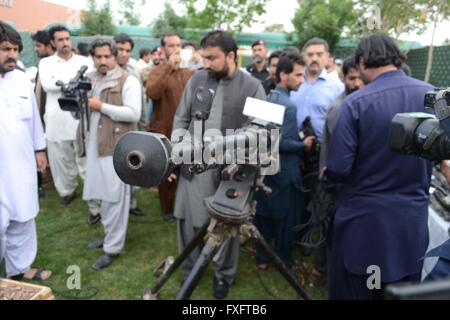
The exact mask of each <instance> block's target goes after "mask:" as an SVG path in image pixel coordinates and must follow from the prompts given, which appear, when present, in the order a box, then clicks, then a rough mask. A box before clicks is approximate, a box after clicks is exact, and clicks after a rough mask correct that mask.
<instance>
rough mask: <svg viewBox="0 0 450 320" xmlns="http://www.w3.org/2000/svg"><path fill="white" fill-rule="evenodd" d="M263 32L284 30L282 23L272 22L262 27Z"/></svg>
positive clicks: (282, 31)
mask: <svg viewBox="0 0 450 320" xmlns="http://www.w3.org/2000/svg"><path fill="white" fill-rule="evenodd" d="M264 32H281V33H284V32H286V31H285V30H284V25H283V24H282V23H274V24H271V25H268V26H266V27H265V28H264Z"/></svg>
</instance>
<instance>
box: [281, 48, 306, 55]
mask: <svg viewBox="0 0 450 320" xmlns="http://www.w3.org/2000/svg"><path fill="white" fill-rule="evenodd" d="M281 52H287V53H291V52H292V53H295V54H298V55H301V54H302V53H301V52H300V50H299V49H298V48H296V47H287V48H284V49H283V50H281Z"/></svg>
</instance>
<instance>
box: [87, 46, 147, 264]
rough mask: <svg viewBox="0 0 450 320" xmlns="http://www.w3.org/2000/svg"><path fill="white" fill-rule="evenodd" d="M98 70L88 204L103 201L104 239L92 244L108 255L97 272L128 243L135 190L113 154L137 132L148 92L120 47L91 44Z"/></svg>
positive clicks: (90, 141)
mask: <svg viewBox="0 0 450 320" xmlns="http://www.w3.org/2000/svg"><path fill="white" fill-rule="evenodd" d="M91 55H92V57H93V59H94V63H95V67H96V69H97V71H96V72H95V73H94V74H92V75H89V78H90V79H91V80H92V84H93V87H92V96H93V97H92V98H90V99H89V108H90V110H91V116H90V132H88V133H87V137H86V179H85V183H84V189H83V199H84V200H96V199H99V200H101V211H100V215H101V221H102V224H103V226H104V230H105V237H104V239H103V241H95V242H93V243H91V244H89V247H90V248H101V247H103V251H104V254H103V255H102V256H101V257H100V258H99V259H98V260H97V261H96V262H95V263H94V265H93V268H94V269H96V270H99V269H103V268H106V267H108V266H109V265H110V264H111V263H112V261H113V260H114V258H115V257H117V255H118V254H119V253H120V252H121V251H122V249H123V247H124V245H125V237H126V232H127V227H128V215H129V210H130V186H129V185H126V184H125V183H124V182H122V181H121V180H120V179H119V177H118V176H117V174H116V172H115V170H114V166H113V159H112V154H113V151H114V146H115V143H116V142H117V140H118V139H119V138H120V136H122V135H123V134H124V133H126V132H127V131H131V130H137V122H138V121H139V118H140V116H141V108H142V91H141V90H142V89H141V85H140V83H139V80H138V79H136V78H135V77H133V76H130V75H129V74H128V73H126V71H124V70H122V69H121V68H120V67H119V65H118V64H117V61H116V56H117V48H116V46H115V44H114V43H113V42H112V41H110V40H108V39H103V38H99V39H97V40H95V41H94V42H93V43H92V44H91Z"/></svg>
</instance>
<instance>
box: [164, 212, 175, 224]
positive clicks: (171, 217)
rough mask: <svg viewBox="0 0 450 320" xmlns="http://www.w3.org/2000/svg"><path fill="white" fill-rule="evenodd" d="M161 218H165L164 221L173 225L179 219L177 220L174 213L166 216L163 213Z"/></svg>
mask: <svg viewBox="0 0 450 320" xmlns="http://www.w3.org/2000/svg"><path fill="white" fill-rule="evenodd" d="M161 217H162V218H163V220H164V221H165V222H168V223H173V222H175V221H177V219H176V218H175V216H174V215H173V213H166V214H164V213H163V214H161Z"/></svg>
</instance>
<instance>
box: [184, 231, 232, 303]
mask: <svg viewBox="0 0 450 320" xmlns="http://www.w3.org/2000/svg"><path fill="white" fill-rule="evenodd" d="M223 243H224V242H223V238H222V239H221V242H220V243H218V242H217V240H214V239H212V238H211V237H210V238H208V241H207V242H206V244H205V246H204V247H203V249H202V252H201V253H200V256H199V257H198V259H197V261H196V262H195V264H194V267H193V268H192V270H191V272H190V273H189V275H188V277H187V279H186V281H185V282H184V283H183V286H182V287H181V289H180V291H179V292H178V294H177V296H176V300H187V299H189V298H190V296H191V294H192V292H193V291H194V289H195V287H196V286H197V284H198V282H199V281H200V278H201V277H202V275H203V273H204V272H205V269H206V267H207V266H208V264H209V262H210V261H211V260H212V258H213V257H214V255H215V254H216V252H217V250H218V249H219V248H220V245H222V244H223Z"/></svg>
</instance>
